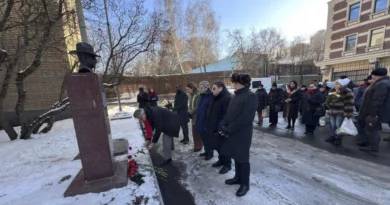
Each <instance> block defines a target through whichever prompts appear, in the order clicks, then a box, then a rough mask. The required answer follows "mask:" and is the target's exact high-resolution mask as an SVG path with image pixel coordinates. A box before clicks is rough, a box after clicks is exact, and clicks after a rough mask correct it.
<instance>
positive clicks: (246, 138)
mask: <svg viewBox="0 0 390 205" xmlns="http://www.w3.org/2000/svg"><path fill="white" fill-rule="evenodd" d="M232 83H234V89H235V96H234V97H233V98H232V100H231V101H230V104H229V108H228V112H227V115H226V117H225V119H224V121H223V123H222V132H221V134H222V135H224V136H226V138H225V140H224V142H223V145H222V149H221V154H222V155H224V156H228V157H231V158H233V159H234V163H235V168H236V173H235V176H234V178H233V179H229V180H226V181H225V183H226V184H228V185H233V184H240V185H241V186H240V188H239V189H238V190H237V192H236V196H239V197H240V196H244V195H245V194H246V193H247V192H248V191H249V174H250V164H249V149H250V147H251V144H252V134H253V120H254V118H255V115H256V110H257V107H258V104H257V98H256V95H255V94H254V93H252V92H251V91H250V89H249V87H250V84H251V77H250V76H249V75H247V74H236V73H235V74H233V75H232Z"/></svg>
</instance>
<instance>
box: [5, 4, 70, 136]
mask: <svg viewBox="0 0 390 205" xmlns="http://www.w3.org/2000/svg"><path fill="white" fill-rule="evenodd" d="M65 4H66V2H65V0H59V1H58V2H55V1H50V0H21V2H20V7H21V9H18V10H17V12H16V13H15V14H16V15H17V16H18V20H20V22H19V24H20V32H21V35H20V41H21V42H22V43H21V44H20V45H19V47H18V49H17V50H19V52H17V53H16V57H15V58H14V59H13V60H12V61H11V63H10V64H9V65H10V66H16V65H18V61H19V59H20V56H23V57H24V58H25V59H28V58H26V57H27V56H30V57H32V58H31V59H32V60H31V62H26V64H27V66H26V67H19V72H18V73H17V75H16V88H17V93H18V100H17V103H16V106H15V112H16V115H17V117H18V119H19V122H20V125H21V132H20V138H21V139H28V138H30V136H31V133H32V132H33V130H34V129H35V128H34V126H31V125H30V124H29V123H28V121H27V119H26V117H25V113H24V109H25V101H26V97H27V92H26V90H25V80H26V79H27V78H28V77H29V76H30V75H32V74H33V73H34V72H35V71H37V70H38V68H39V67H40V65H41V58H42V56H43V55H44V52H45V51H47V49H48V46H49V45H50V43H51V41H52V39H53V36H55V35H56V34H55V32H58V31H59V29H62V26H63V25H64V23H66V22H65V21H66V20H65V19H66V18H64V17H65V16H66V15H75V11H74V10H73V9H71V10H67V9H66V8H65ZM31 19H34V21H32V20H31ZM42 25H43V26H42ZM20 66H23V65H20ZM33 125H35V124H33Z"/></svg>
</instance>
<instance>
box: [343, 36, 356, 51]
mask: <svg viewBox="0 0 390 205" xmlns="http://www.w3.org/2000/svg"><path fill="white" fill-rule="evenodd" d="M355 47H356V34H355V35H352V36H347V41H346V44H345V51H353V50H354V49H355Z"/></svg>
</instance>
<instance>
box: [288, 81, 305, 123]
mask: <svg viewBox="0 0 390 205" xmlns="http://www.w3.org/2000/svg"><path fill="white" fill-rule="evenodd" d="M289 89H290V93H289V96H288V97H287V99H286V103H289V104H290V106H289V110H288V117H287V119H288V125H287V127H286V129H290V130H294V128H295V121H296V120H297V118H298V112H299V102H300V100H301V93H300V90H299V89H298V83H297V82H296V81H291V82H290V85H289Z"/></svg>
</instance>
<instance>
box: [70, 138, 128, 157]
mask: <svg viewBox="0 0 390 205" xmlns="http://www.w3.org/2000/svg"><path fill="white" fill-rule="evenodd" d="M112 144H113V146H114V156H119V155H124V154H128V153H129V142H127V140H126V139H114V140H112ZM79 159H80V154H77V155H76V157H75V158H74V159H73V160H79Z"/></svg>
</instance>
